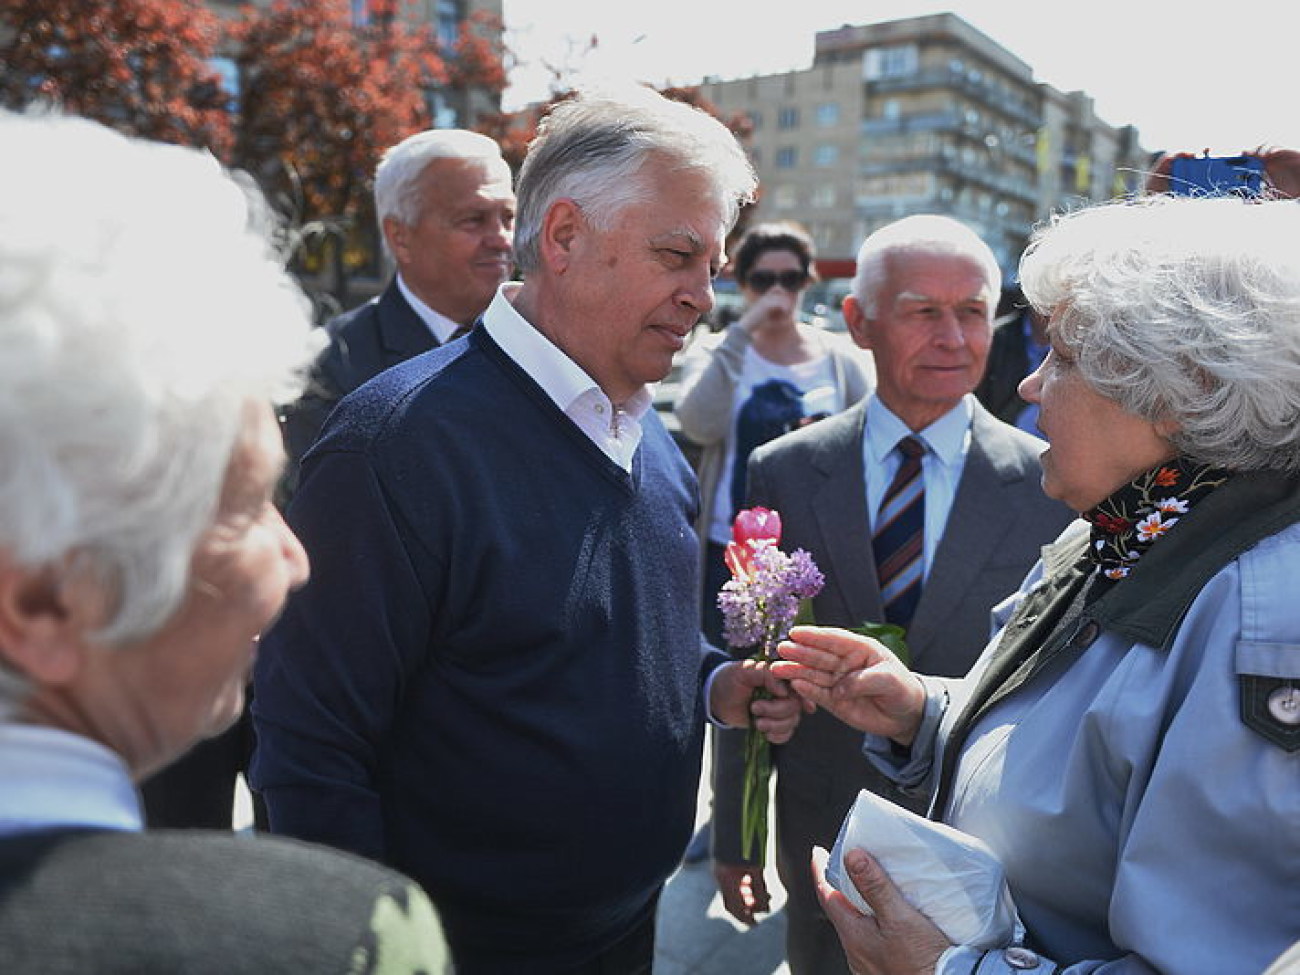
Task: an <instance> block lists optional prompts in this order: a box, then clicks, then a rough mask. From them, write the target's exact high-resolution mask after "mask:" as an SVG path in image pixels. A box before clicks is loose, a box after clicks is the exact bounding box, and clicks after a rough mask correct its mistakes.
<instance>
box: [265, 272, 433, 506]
mask: <svg viewBox="0 0 1300 975" xmlns="http://www.w3.org/2000/svg"><path fill="white" fill-rule="evenodd" d="M323 327H324V328H325V330H326V332H327V333H328V334H329V340H330V344H329V347H328V348H327V349H326V350H325V351H324V352H323V353H322V354H321V357H320V359H319V360H318V361H317V363H316V367H315V369H314V370H313V371H312V376H311V379H310V381H309V382H308V385H307V391H306V392H305V393H304V395H303V397H302V398H301V399H300V400H298V402H296V403H294V404H293V405H292V406H290V407H288V408H287V409H286V410H285V411H284V414H283V416H282V418H281V423H282V427H283V432H284V444H285V451H286V452H287V453H288V455H289V468H288V471H287V476H288V480H289V484H288V485H287V489H288V491H289V493H292V490H293V488H294V487H295V486H296V485H297V482H298V462H299V461H300V460H301V459H302V455H303V454H305V453H306V452H307V448H308V447H310V446H311V445H312V444H313V443H315V442H316V437H317V436H318V435H319V434H320V430H321V427H322V426H323V425H324V423H325V418H326V417H327V416H329V415H330V411H331V410H333V409H334V406H335V404H337V403H338V401H339V400H341V399H342V398H343V397H344V396H346V395H347V394H348V393H350V392H352V390H354V389H356V388H357V387H358V386H360V385H361V384H362V383H364V382H367V381H368V380H370V379H373V378H374V377H375V376H377V375H379V374H380V373H381V372H383V371H384V370H385V369H388V368H389V367H391V366H395V365H397V364H398V363H399V362H405V361H406V360H407V359H410V358H411V357H412V356H416V355H419V354H420V353H421V352H427V351H428V350H429V349H432V348H435V347H436V346H437V345H438V340H437V339H436V338H434V337H433V333H432V332H431V331H429V326H428V325H426V324H425V323H424V322H423V321H422V320H421V319H420V316H419V315H417V314H416V313H415V309H414V308H412V307H411V306H410V304H409V303H408V302H407V300H406V299H405V298H403V297H402V292H401V291H399V290H398V288H397V279H396V278H394V279H393V280H392V281H390V282H389V284H388V287H387V288H385V289H384V291H383V293H382V294H380V295H379V296H378V297H375V298H372V299H371V300H370V301H368V302H366V303H365V304H364V305H361V306H360V307H358V308H354V309H352V310H351V311H348V312H344V313H343V314H342V315H338V316H337V317H335V318H332V319H330V320H329V321H328V322H326V323H325V325H324V326H323Z"/></svg>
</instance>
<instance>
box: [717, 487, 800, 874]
mask: <svg viewBox="0 0 1300 975" xmlns="http://www.w3.org/2000/svg"><path fill="white" fill-rule="evenodd" d="M731 537H732V541H731V542H730V543H728V545H727V553H726V562H727V568H728V569H730V570H731V578H730V579H729V580H727V582H726V583H725V584H724V585H723V587H722V591H721V592H719V593H718V608H719V609H721V610H722V617H723V624H724V625H723V639H725V640H726V641H727V644H728V645H729V646H730V647H732V648H733V649H735V650H743V651H745V652H746V653H748V654H749V655H750V656H751V657H752V658H753V659H755V660H762V661H771V660H774V659H775V658H776V646H777V644H778V643H780V642H781V641H782V640H783V639H785V637H786V634H788V633H789V632H790V627H791V626H793V625H794V622H795V619H796V617H798V616H799V615H800V607H801V605H802V604H803V603H804V601H805V600H808V599H811V598H812V597H813V596H815V595H817V593H819V592H821V588H822V585H823V583H824V581H825V580H824V579H823V577H822V574H821V571H820V570H819V569H818V568H817V564H816V563H815V562H814V561H813V559H812V556H811V555H809V554H808V553H807V552H805V551H804V550H803V549H797V550H795V551H794V552H792V553H789V554H787V553H785V552H782V551H781V549H780V548H778V547H777V546H778V543H779V542H780V541H781V516H780V515H779V514H777V512H775V511H771V510H769V509H767V508H749V509H746V510H744V511H741V512H740V513H739V514H738V515H736V520H735V522H734V523H733V525H732V529H731ZM767 696H769V695H768V693H767V691H765V690H764V689H762V688H759V689H757V690H755V691H754V698H755V699H760V698H765V697H767ZM771 770H772V757H771V746H770V745H769V744H768V741H767V738H766V737H765V736H764V735H763V733H762V732H760V731H759V730H758V729H757V728H755V727H754V724H753V721H752V720H751V722H750V725H749V730H748V731H747V732H746V738H745V780H744V781H745V784H744V792H743V796H742V814H741V815H742V820H743V821H742V824H741V844H742V845H741V849H742V852H743V855H744V857H745V859H746V860H748V861H752V862H756V863H758V864H759V866H762V865H763V862H764V858H765V856H766V852H767V805H768V779H769V778H770V775H771Z"/></svg>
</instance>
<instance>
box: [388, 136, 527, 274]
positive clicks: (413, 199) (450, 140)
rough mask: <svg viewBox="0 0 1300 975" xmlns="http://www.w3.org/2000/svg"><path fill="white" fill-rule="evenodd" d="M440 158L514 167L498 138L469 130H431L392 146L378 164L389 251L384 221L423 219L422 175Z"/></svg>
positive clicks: (506, 170)
mask: <svg viewBox="0 0 1300 975" xmlns="http://www.w3.org/2000/svg"><path fill="white" fill-rule="evenodd" d="M436 159H461V160H465V161H467V162H472V161H475V160H477V161H479V162H481V163H483V165H484V166H485V167H493V166H498V167H500V168H501V169H502V170H503V171H504V172H509V170H510V167H509V165H508V164H507V163H506V161H505V159H504V158H503V157H502V155H501V147H500V146H498V145H497V143H496V142H495V140H493V139H491V138H489V137H488V136H486V135H483V134H482V133H480V132H470V131H469V130H467V129H427V130H425V131H424V132H417V133H415V135H412V136H408V137H407V138H405V139H403V140H402V141H401V142H399V143H397V145H395V146H391V147H390V148H389V149H387V150H386V151H385V152H384V155H383V156H382V157H381V158H380V160H379V165H378V166H376V167H375V219H376V220H378V222H379V239H380V240H381V241H383V244H384V249H385V251H387V249H388V239H387V238H386V237H385V236H384V220H386V219H387V218H388V217H393V218H394V219H396V220H399V221H401V222H402V223H404V224H407V225H411V224H415V223H418V222H419V220H420V213H421V210H422V209H423V206H424V201H423V200H422V199H421V198H420V175H421V174H422V173H423V172H424V170H425V168H426V167H427V166H428V165H429V164H430V163H431V162H433V161H434V160H436ZM390 256H391V255H390Z"/></svg>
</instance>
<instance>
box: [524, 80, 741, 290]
mask: <svg viewBox="0 0 1300 975" xmlns="http://www.w3.org/2000/svg"><path fill="white" fill-rule="evenodd" d="M652 160H665V161H667V163H668V164H669V166H670V168H672V169H673V170H689V171H692V172H698V173H701V174H703V175H705V176H707V177H708V178H709V179H710V180H711V181H712V183H713V187H714V190H715V192H716V193H717V194H718V197H719V198H720V199H721V200H722V201H723V205H724V207H725V213H726V220H727V226H728V227H731V226H733V225H734V224H735V222H736V217H737V215H738V214H739V212H740V207H741V206H742V205H743V204H745V203H748V202H749V201H751V200H752V199H753V196H754V189H755V187H756V186H757V184H758V180H757V177H756V176H755V175H754V168H753V166H752V165H751V164H750V162H749V158H748V157H747V156H746V155H745V151H744V149H743V148H741V146H740V143H738V142H737V141H736V137H735V136H734V135H733V134H732V133H731V132H730V130H728V129H727V127H726V126H725V125H723V124H722V123H721V122H719V121H718V120H717V119H716V118H714V117H713V116H712V115H709V114H708V113H707V112H704V111H702V110H700V109H698V108H695V107H693V106H691V105H687V104H685V103H684V102H678V101H673V100H671V99H668V98H665V97H664V96H662V95H660V94H659V93H658V92H656V91H654V90H653V89H650V88H646V87H643V86H639V85H638V86H630V87H628V88H626V89H621V90H617V91H604V90H589V91H581V92H578V93H577V94H575V96H574V97H572V98H570V99H569V100H567V101H564V102H561V103H560V104H558V105H556V106H555V107H554V108H553V109H552V110H551V113H550V114H549V115H548V116H547V117H546V118H544V119H543V120H542V122H541V124H539V125H538V127H537V136H536V138H534V139H533V141H532V143H531V144H530V145H529V147H528V155H527V157H526V158H525V159H524V164H523V167H522V168H521V170H520V172H519V186H518V190H517V192H518V197H519V206H518V212H517V215H516V218H515V261H516V263H517V264H518V265H519V269H520V270H521V271H523V272H524V273H525V274H527V273H530V272H533V271H536V270H537V268H538V266H539V263H540V255H539V252H538V237H539V235H540V233H541V229H542V221H543V220H544V219H545V217H546V213H547V211H548V210H549V209H550V208H551V205H552V204H554V203H555V202H556V201H557V200H561V199H566V198H567V199H571V200H573V201H574V202H576V203H577V204H578V206H580V207H581V208H582V211H583V213H584V214H586V217H587V219H588V220H589V221H591V223H592V224H593V225H594V226H595V227H597V228H599V229H602V230H608V229H609V228H610V227H612V226H613V222H614V220H615V218H616V217H617V216H618V215H619V214H620V213H621V212H623V211H624V210H625V209H627V207H629V206H632V205H634V204H636V203H642V202H646V201H647V200H648V199H649V198H650V195H651V193H652V192H653V186H652V185H651V184H650V183H649V181H648V180H647V179H645V178H644V175H643V170H644V169H645V166H646V164H647V163H649V162H651V161H652Z"/></svg>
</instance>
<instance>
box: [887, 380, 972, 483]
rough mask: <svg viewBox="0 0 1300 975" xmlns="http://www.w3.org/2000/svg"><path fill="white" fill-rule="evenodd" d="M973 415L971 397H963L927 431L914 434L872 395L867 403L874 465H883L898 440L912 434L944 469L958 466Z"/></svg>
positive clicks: (927, 428)
mask: <svg viewBox="0 0 1300 975" xmlns="http://www.w3.org/2000/svg"><path fill="white" fill-rule="evenodd" d="M974 415H975V409H974V407H973V406H972V405H971V397H970V396H963V397H962V398H961V401H960V402H959V403H958V404H957V405H956V406H954V407H953V408H952V409H951V410H949V411H948V412H947V413H945V414H944V415H943V416H941V417H939V419H937V420H935V421H934V422H933V423H931V424H930V425H929V426H928V427H926V428H925V429H924V430H920V431H917V432H915V433H913V431H911V430H910V429H908V426H907V424H906V423H904V422H903V421H902V420H900V419H899V418H898V416H897V414H895V413H894V411H893V410H891V409H890V408H889V407H888V406H886V405H885V404H884V403H882V402H881V401H880V397H878V396H876V395H874V394H873V395H872V397H871V398H870V399H869V400H868V401H867V430H866V438H867V456H868V457H869V458H870V459H871V461H872V462H873V463H875V464H883V463H884V461H885V458H886V457H887V456H889V452H890V451H891V450H893V449H894V448H895V447H896V446H897V445H898V441H899V440H901V439H902V438H903V437H906V436H908V435H909V434H911V435H912V436H915V437H917V438H919V439H920V440H922V441H924V442H925V445H926V446H927V447H928V448H929V451H930V453H931V454H933V455H934V456H936V457H938V458H939V460H940V462H942V463H943V464H944V465H945V466H948V465H951V464H956V463H959V462H960V461H961V459H962V457H963V450H964V448H965V444H966V436H967V434H968V433H969V432H970V424H971V418H972V417H973V416H974Z"/></svg>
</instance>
